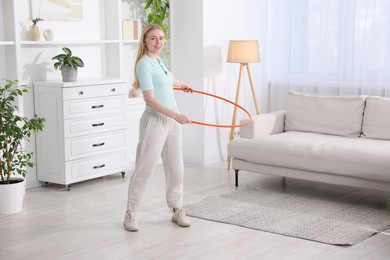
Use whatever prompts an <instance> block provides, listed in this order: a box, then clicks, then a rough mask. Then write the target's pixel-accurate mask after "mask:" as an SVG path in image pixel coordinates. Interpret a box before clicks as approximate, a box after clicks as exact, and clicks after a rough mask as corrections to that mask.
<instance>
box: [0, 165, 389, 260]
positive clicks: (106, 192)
mask: <svg viewBox="0 0 390 260" xmlns="http://www.w3.org/2000/svg"><path fill="white" fill-rule="evenodd" d="M240 173H241V174H240V186H241V185H242V186H243V185H248V184H250V185H252V186H256V187H264V186H267V187H274V188H275V189H283V188H282V186H281V178H279V177H273V176H263V175H258V174H253V173H248V172H240ZM128 182H129V176H127V177H126V178H125V179H121V177H120V174H115V175H111V176H107V177H104V178H99V179H95V180H92V181H87V182H82V183H79V184H74V185H73V187H72V190H71V191H70V192H68V191H65V189H64V187H63V186H59V185H49V187H41V188H35V189H31V190H28V191H27V193H26V197H25V203H24V208H23V211H22V212H21V213H18V214H15V215H8V216H7V215H0V238H1V241H0V259H2V260H5V259H42V260H44V259H50V260H53V259H202V260H203V259H223V260H225V259H234V260H237V259H300V260H301V259H329V260H334V259H343V260H344V259H387V260H388V259H390V236H389V235H387V234H384V233H382V234H377V235H375V236H373V237H371V238H369V239H367V240H365V241H363V242H361V243H359V244H357V245H355V246H352V247H341V246H331V245H327V244H321V243H317V242H312V241H307V240H302V239H297V238H292V237H286V236H282V235H276V234H272V233H266V232H261V231H257V230H252V229H246V228H241V227H237V226H233V225H227V224H221V223H216V222H211V221H206V220H201V219H196V218H191V219H192V222H193V225H192V226H191V227H190V228H179V227H178V226H176V225H175V224H173V223H171V221H170V217H171V212H170V211H169V210H168V208H167V207H166V203H165V195H164V186H165V180H164V175H163V171H162V167H161V166H159V167H158V169H157V171H156V173H155V175H154V176H153V179H152V181H151V183H150V185H149V186H148V189H147V192H146V194H145V197H144V200H143V206H142V210H141V211H140V212H139V214H138V218H139V224H140V226H141V230H140V231H139V232H137V233H131V232H127V231H125V230H124V229H123V227H122V221H123V216H124V213H125V207H126V199H127V198H126V197H127V186H128ZM184 188H185V195H184V200H185V204H186V203H191V202H195V201H198V200H201V199H202V198H205V197H207V196H210V195H218V194H222V193H227V192H231V191H233V190H235V187H234V176H233V172H232V171H231V172H228V171H227V170H226V164H225V163H223V164H222V163H221V164H217V165H211V166H195V165H186V172H185V184H184ZM285 191H286V192H294V191H299V192H303V193H306V194H311V195H313V196H318V195H321V196H325V197H329V199H332V198H338V197H342V198H343V199H348V197H354V198H356V197H361V198H362V201H364V203H367V201H369V202H372V203H384V201H385V199H386V198H387V196H388V195H389V194H386V193H385V192H378V191H371V190H363V189H356V188H350V187H344V186H335V185H327V184H318V183H314V182H306V181H298V180H293V179H287V186H286V188H285ZM385 232H386V233H390V229H389V230H387V231H385Z"/></svg>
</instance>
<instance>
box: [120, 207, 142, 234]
mask: <svg viewBox="0 0 390 260" xmlns="http://www.w3.org/2000/svg"><path fill="white" fill-rule="evenodd" d="M123 226H124V227H125V229H126V230H127V231H132V232H134V231H138V230H139V226H138V223H137V220H136V219H135V212H134V211H130V210H128V211H126V215H125V220H124V222H123Z"/></svg>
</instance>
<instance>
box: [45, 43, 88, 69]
mask: <svg viewBox="0 0 390 260" xmlns="http://www.w3.org/2000/svg"><path fill="white" fill-rule="evenodd" d="M62 50H63V51H64V53H61V54H58V55H56V56H54V57H53V58H51V59H52V60H55V61H56V62H55V63H54V68H55V69H61V68H62V67H72V68H74V69H75V70H77V68H82V67H84V62H83V60H82V59H81V58H80V57H78V56H73V55H72V54H73V53H72V51H71V50H70V49H69V48H68V47H63V48H62Z"/></svg>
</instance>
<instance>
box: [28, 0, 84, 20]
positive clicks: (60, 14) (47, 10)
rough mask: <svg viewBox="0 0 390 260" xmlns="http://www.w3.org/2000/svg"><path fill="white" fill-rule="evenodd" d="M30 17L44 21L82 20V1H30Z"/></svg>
mask: <svg viewBox="0 0 390 260" xmlns="http://www.w3.org/2000/svg"><path fill="white" fill-rule="evenodd" d="M31 16H32V17H40V18H42V19H43V20H45V21H47V20H50V21H78V20H83V0H72V1H67V0H31Z"/></svg>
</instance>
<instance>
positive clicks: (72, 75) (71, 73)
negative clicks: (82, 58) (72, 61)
mask: <svg viewBox="0 0 390 260" xmlns="http://www.w3.org/2000/svg"><path fill="white" fill-rule="evenodd" d="M61 75H62V81H63V82H76V81H77V70H75V69H74V68H72V67H66V66H65V67H61Z"/></svg>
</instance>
